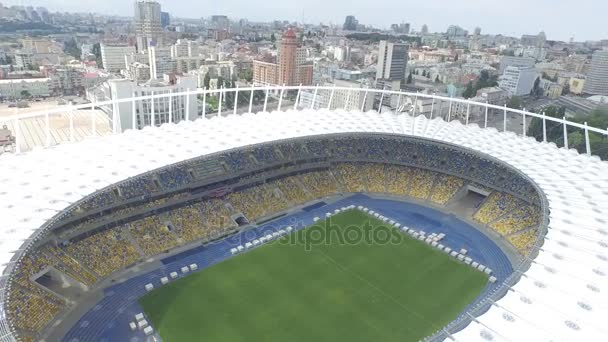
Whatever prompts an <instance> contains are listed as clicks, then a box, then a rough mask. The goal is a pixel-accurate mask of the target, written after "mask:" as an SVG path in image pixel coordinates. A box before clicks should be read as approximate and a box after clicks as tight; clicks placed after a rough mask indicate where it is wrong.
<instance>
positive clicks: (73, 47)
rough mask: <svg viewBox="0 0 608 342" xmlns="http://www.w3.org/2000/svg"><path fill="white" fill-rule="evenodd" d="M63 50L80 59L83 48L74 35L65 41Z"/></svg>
mask: <svg viewBox="0 0 608 342" xmlns="http://www.w3.org/2000/svg"><path fill="white" fill-rule="evenodd" d="M63 51H64V52H65V53H66V54H68V55H70V56H72V57H74V58H75V59H80V56H81V55H82V50H81V49H80V47H79V46H78V43H77V42H76V39H75V38H74V37H72V39H70V40H68V41H66V42H65V43H63Z"/></svg>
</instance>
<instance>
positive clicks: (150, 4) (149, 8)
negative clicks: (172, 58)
mask: <svg viewBox="0 0 608 342" xmlns="http://www.w3.org/2000/svg"><path fill="white" fill-rule="evenodd" d="M160 12H161V10H160V4H159V3H158V2H156V1H153V0H145V1H136V2H135V16H134V20H133V24H134V26H135V35H136V37H137V48H138V50H140V51H142V50H146V49H148V48H149V47H151V46H161V45H162V33H163V27H162V25H161V22H160Z"/></svg>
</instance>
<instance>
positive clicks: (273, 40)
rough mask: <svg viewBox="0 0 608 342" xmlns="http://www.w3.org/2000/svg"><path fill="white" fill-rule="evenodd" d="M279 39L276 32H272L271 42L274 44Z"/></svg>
mask: <svg viewBox="0 0 608 342" xmlns="http://www.w3.org/2000/svg"><path fill="white" fill-rule="evenodd" d="M276 41H277V37H276V36H275V35H274V32H273V33H272V34H270V42H271V43H272V44H274V43H275V42H276Z"/></svg>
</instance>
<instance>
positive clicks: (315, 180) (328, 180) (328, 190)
mask: <svg viewBox="0 0 608 342" xmlns="http://www.w3.org/2000/svg"><path fill="white" fill-rule="evenodd" d="M299 178H300V180H301V181H302V184H303V185H304V187H305V188H306V189H307V190H308V192H309V193H310V194H311V195H312V197H313V198H323V197H327V196H329V195H332V194H335V193H337V192H338V187H337V185H336V181H335V180H334V178H333V176H332V175H331V173H329V172H328V171H313V172H307V173H303V174H301V175H300V177H299Z"/></svg>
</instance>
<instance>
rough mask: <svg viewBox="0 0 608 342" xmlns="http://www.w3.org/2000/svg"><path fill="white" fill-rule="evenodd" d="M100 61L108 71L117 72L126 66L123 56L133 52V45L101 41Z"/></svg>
mask: <svg viewBox="0 0 608 342" xmlns="http://www.w3.org/2000/svg"><path fill="white" fill-rule="evenodd" d="M100 48H101V63H102V64H103V68H104V69H105V70H106V71H108V72H119V71H120V70H121V69H124V68H126V62H125V56H126V55H130V54H132V53H135V47H133V46H129V45H126V44H106V43H101V44H100Z"/></svg>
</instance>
